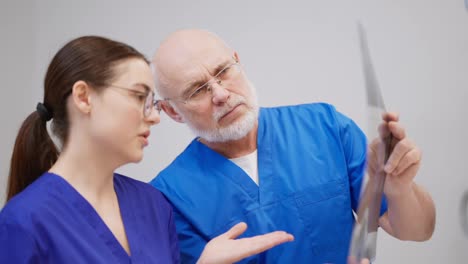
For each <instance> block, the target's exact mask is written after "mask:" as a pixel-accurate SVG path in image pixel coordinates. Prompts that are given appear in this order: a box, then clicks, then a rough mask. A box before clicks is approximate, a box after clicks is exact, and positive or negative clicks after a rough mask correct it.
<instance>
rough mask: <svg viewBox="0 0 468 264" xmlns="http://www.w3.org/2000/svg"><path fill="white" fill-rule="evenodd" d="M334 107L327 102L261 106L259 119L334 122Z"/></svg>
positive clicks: (335, 117)
mask: <svg viewBox="0 0 468 264" xmlns="http://www.w3.org/2000/svg"><path fill="white" fill-rule="evenodd" d="M337 113H338V112H337V110H336V108H335V107H334V106H333V105H331V104H328V103H323V102H317V103H308V104H296V105H285V106H275V107H262V108H261V111H260V119H264V120H266V121H267V122H268V121H270V122H274V121H279V122H287V121H292V120H297V121H304V122H306V123H308V124H312V123H316V122H319V123H323V122H326V123H335V121H336V119H337V115H338V114H337Z"/></svg>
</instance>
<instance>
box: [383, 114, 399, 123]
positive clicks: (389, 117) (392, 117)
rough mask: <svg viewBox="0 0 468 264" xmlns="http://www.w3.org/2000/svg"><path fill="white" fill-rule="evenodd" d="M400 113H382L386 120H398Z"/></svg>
mask: <svg viewBox="0 0 468 264" xmlns="http://www.w3.org/2000/svg"><path fill="white" fill-rule="evenodd" d="M399 119H400V115H399V114H398V113H396V112H385V113H383V114H382V120H383V121H385V122H390V121H395V122H398V120H399Z"/></svg>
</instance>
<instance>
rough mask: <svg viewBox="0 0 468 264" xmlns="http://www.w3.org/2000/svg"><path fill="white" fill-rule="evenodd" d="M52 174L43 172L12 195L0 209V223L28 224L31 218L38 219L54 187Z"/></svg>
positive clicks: (46, 205) (47, 204) (54, 182)
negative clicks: (24, 187)
mask: <svg viewBox="0 0 468 264" xmlns="http://www.w3.org/2000/svg"><path fill="white" fill-rule="evenodd" d="M54 184H57V179H55V177H54V175H51V174H49V173H44V174H43V175H42V176H40V177H39V178H38V179H37V180H36V181H34V182H33V183H32V184H31V185H29V186H28V187H27V188H26V189H24V190H23V191H21V192H20V193H18V194H17V195H15V196H13V197H12V198H11V199H10V200H9V201H8V202H7V203H6V204H5V206H4V207H3V209H2V210H1V211H0V225H3V224H18V225H22V226H26V227H27V226H28V225H29V224H30V220H31V219H40V215H41V213H42V212H44V210H47V208H48V207H49V202H50V197H51V195H52V193H51V192H52V191H53V190H55V189H56V187H57V186H54Z"/></svg>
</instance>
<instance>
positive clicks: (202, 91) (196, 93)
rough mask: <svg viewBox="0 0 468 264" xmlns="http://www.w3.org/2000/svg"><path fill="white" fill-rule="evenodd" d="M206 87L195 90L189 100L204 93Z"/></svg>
mask: <svg viewBox="0 0 468 264" xmlns="http://www.w3.org/2000/svg"><path fill="white" fill-rule="evenodd" d="M207 87H208V85H204V86H202V87H200V88H198V89H196V90H195V91H194V92H193V93H192V94H191V95H190V98H194V97H198V96H201V95H203V94H205V93H206V91H207Z"/></svg>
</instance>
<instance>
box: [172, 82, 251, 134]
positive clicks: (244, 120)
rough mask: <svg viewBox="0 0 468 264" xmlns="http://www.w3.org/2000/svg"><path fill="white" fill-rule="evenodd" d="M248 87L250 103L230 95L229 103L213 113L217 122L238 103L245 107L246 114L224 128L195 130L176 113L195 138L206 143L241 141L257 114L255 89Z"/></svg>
mask: <svg viewBox="0 0 468 264" xmlns="http://www.w3.org/2000/svg"><path fill="white" fill-rule="evenodd" d="M248 86H249V88H250V92H251V94H252V101H250V102H249V101H247V100H246V99H245V98H244V97H242V96H240V95H237V94H231V97H230V98H229V101H228V102H226V104H225V107H223V108H221V109H219V110H217V111H216V112H214V113H213V116H212V117H213V120H215V121H218V120H219V119H220V118H221V117H222V116H224V115H225V114H226V113H227V112H228V111H230V110H231V109H232V107H233V106H236V105H238V104H240V103H244V104H245V105H246V106H247V108H248V110H247V112H246V113H245V114H244V115H243V116H242V117H241V118H239V120H237V121H235V122H233V123H231V124H229V125H228V126H226V127H218V128H214V129H211V130H201V129H198V128H196V127H195V126H194V125H193V124H192V123H191V121H190V119H189V118H186V115H185V114H183V113H182V112H181V111H179V110H178V109H176V111H177V112H179V114H180V115H181V116H182V118H183V119H184V121H185V123H186V124H187V126H188V127H189V128H190V130H191V131H192V132H193V133H194V134H195V135H196V136H199V137H201V138H203V139H205V140H206V141H208V142H226V141H232V140H238V139H241V138H243V137H245V136H246V135H247V134H248V133H249V132H250V131H251V130H252V129H253V128H254V126H255V124H256V122H257V119H258V112H259V107H258V102H257V96H256V92H255V88H254V86H253V84H252V83H251V82H250V81H249V82H248ZM173 107H174V105H173Z"/></svg>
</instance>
